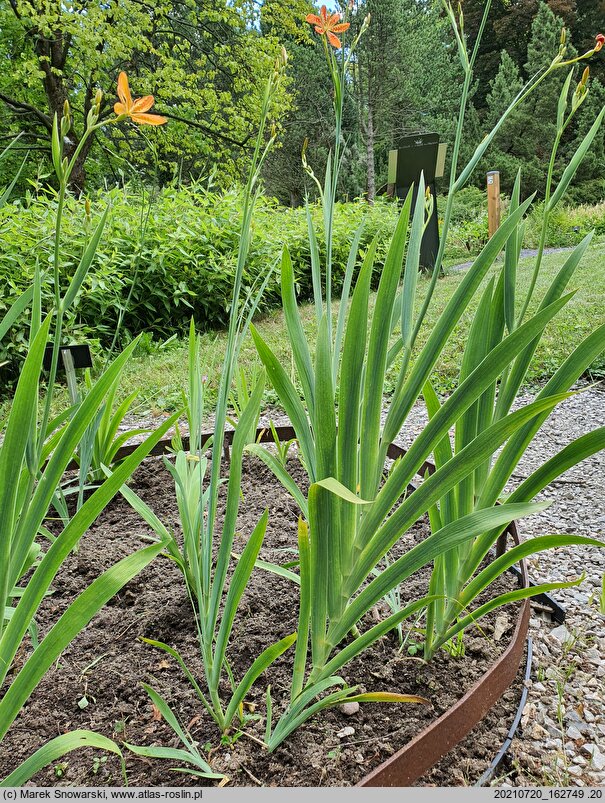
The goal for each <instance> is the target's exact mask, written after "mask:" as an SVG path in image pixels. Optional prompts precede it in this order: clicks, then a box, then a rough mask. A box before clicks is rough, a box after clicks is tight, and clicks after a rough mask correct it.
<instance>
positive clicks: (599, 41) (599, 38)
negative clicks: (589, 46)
mask: <svg viewBox="0 0 605 803" xmlns="http://www.w3.org/2000/svg"><path fill="white" fill-rule="evenodd" d="M595 39H596V44H595V46H594V51H595V53H598V52H599V50H601V48H602V47H603V45H605V36H603V34H602V33H598V34H597V35H596V37H595Z"/></svg>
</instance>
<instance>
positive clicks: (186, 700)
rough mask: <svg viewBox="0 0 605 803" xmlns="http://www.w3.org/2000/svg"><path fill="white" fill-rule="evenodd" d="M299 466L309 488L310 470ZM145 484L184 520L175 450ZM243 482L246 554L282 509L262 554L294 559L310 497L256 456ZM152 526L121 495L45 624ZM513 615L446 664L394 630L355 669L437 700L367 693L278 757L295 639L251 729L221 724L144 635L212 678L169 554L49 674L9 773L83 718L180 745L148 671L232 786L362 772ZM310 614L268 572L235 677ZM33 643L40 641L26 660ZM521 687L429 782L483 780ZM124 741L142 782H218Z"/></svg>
mask: <svg viewBox="0 0 605 803" xmlns="http://www.w3.org/2000/svg"><path fill="white" fill-rule="evenodd" d="M294 468H295V470H296V471H297V475H298V476H297V479H298V480H299V482H300V484H301V486H302V485H304V479H303V472H302V469H301V468H300V466H298V468H296V466H295V467H294ZM131 486H132V487H133V489H134V490H135V491H136V492H137V493H138V494H139V495H140V496H141V497H142V498H143V499H144V500H145V501H146V502H147V503H148V504H149V505H150V506H151V507H152V509H153V510H154V511H155V512H156V514H157V515H158V516H159V517H160V518H161V519H162V521H163V522H164V523H165V524H166V525H167V526H168V527H169V528H173V529H174V530H175V531H176V532H177V533H178V532H179V524H178V512H177V508H176V500H175V496H174V487H173V482H172V480H171V478H170V476H169V474H168V472H167V470H166V469H165V467H164V466H163V464H162V461H161V460H157V459H150V460H147V461H146V462H145V463H144V465H142V466H141V468H140V469H139V470H138V471H137V473H136V474H135V475H134V477H133V479H132V482H131ZM242 490H243V500H242V504H241V506H240V507H241V510H240V517H239V521H238V531H239V533H238V536H237V538H236V542H235V545H234V551H236V552H241V549H242V548H243V545H244V544H245V539H246V537H247V535H248V534H249V533H250V532H251V531H252V529H253V527H254V525H255V524H256V522H257V520H258V518H259V516H260V514H261V513H262V511H263V509H264V507H265V506H267V507H268V508H269V514H270V515H269V528H268V531H267V535H266V538H265V542H264V545H263V549H262V552H261V557H263V558H264V559H265V560H269V561H274V562H279V563H283V562H285V561H287V560H291V559H292V552H291V550H293V549H294V548H295V547H296V529H297V519H298V513H299V511H298V509H297V507H296V504H295V503H294V502H293V501H292V500H291V499H290V497H289V496H288V495H287V494H286V492H285V491H282V489H281V487H280V486H278V485H277V484H276V482H275V480H274V479H273V477H272V475H271V474H270V472H269V471H268V469H266V468H265V467H264V465H262V464H261V463H260V462H259V461H256V460H252V459H249V460H246V462H245V465H244V476H243V488H242ZM427 533H428V526H427V523H426V522H425V521H421V522H419V523H418V524H417V525H416V526H415V527H414V528H413V529H412V530H411V531H410V533H409V534H408V535H407V536H406V540H405V541H404V542H403V543H402V544H401V545H398V549H399V550H402V549H405V548H409V546H410V545H413V543H415V542H416V541H417V540H419V539H422V538H423V537H425V536H426V535H427ZM150 536H152V532H151V531H150V528H149V527H148V526H147V525H146V524H145V522H143V521H142V520H141V518H140V517H139V516H138V515H137V514H136V513H135V512H134V511H133V510H132V509H131V508H130V507H129V505H128V504H127V503H126V502H125V501H124V500H123V499H122V498H121V497H118V498H116V499H115V500H114V501H113V502H112V504H111V505H110V506H109V507H108V508H107V509H106V510H105V511H104V512H103V514H102V515H101V516H100V517H99V519H98V521H97V522H96V523H95V525H94V526H93V527H92V528H91V529H90V530H89V532H88V533H87V534H86V535H85V536H84V538H83V539H82V541H81V543H80V548H79V551H78V552H77V553H76V554H73V555H71V556H70V557H69V559H68V560H67V562H66V563H65V565H64V566H63V567H62V569H61V571H60V574H59V575H58V576H57V578H56V580H55V582H54V584H53V588H54V593H53V594H52V595H51V596H49V597H48V598H47V599H46V600H45V601H44V603H43V605H42V607H41V609H40V612H39V618H38V624H39V627H40V633H41V636H42V635H44V633H45V632H47V631H48V629H49V627H50V626H51V625H52V624H53V623H54V622H55V621H56V619H57V617H58V616H59V615H60V614H61V613H62V612H63V610H64V609H65V607H66V606H67V605H68V604H69V603H70V602H71V601H72V600H73V599H74V598H75V597H76V596H77V594H78V593H80V592H81V591H82V590H83V589H84V588H85V587H86V586H87V585H88V584H89V583H90V582H91V581H92V580H93V579H94V578H95V577H96V576H98V575H99V573H100V572H102V571H103V570H105V569H107V568H109V567H110V566H111V565H113V564H114V563H115V562H116V561H118V560H119V559H121V558H122V557H124V556H125V555H127V554H129V553H131V552H132V551H133V550H135V549H137V548H140V547H141V546H143V545H144V544H145V543H147V540H146V539H148V538H149V537H150ZM428 577H429V574H428V571H425V572H423V573H418V574H416V575H414V577H412V578H411V579H410V581H408V582H407V583H406V584H405V588H402V589H401V593H402V599H403V601H405V600H406V599H408V598H409V599H412V598H417V596H418V594H424V593H426V588H427V584H428ZM514 583H515V580H514V578H512V577H508V576H507V577H506V578H503V579H502V580H501V581H500V586H499V588H498V589H497V590H498V591H503V590H508V589H510V588H511V587H513V586H514ZM388 613H389V610H388V608H387V606H386V604H381V606H378V609H377V610H375V611H374V612H373V615H374V617H381V616H386V615H388ZM503 615H504V616H505V617H508V623H509V629H508V631H507V632H506V633H505V635H504V636H503V637H502V638H500V639H499V640H495V639H494V638H493V631H494V622H495V616H493V617H492V618H491V619H490V618H487V619H485V620H482V624H481V628H480V629H479V628H477V629H475V630H473V631H470V632H468V633H467V634H466V635H465V638H464V652H465V654H464V657H462V658H460V657H452V656H451V655H449V654H448V653H447V652H445V651H442V652H440V653H439V654H438V655H437V656H436V658H435V659H434V661H433V662H431V664H430V665H425V664H424V663H423V662H422V661H421V660H419V659H418V658H417V657H412V656H411V655H409V653H408V650H407V648H406V649H404V650H403V651H402V652H400V651H399V644H398V641H397V638H396V635H395V634H390V635H388V636H386V637H384V638H383V639H381V640H380V641H379V642H378V643H377V644H376V645H375V646H374V647H373V648H371V649H370V650H368V651H366V652H365V653H363V655H362V656H361V657H359V658H357V659H355V660H354V661H353V662H351V663H350V664H349V665H348V666H346V667H345V669H344V670H343V671H342V672H341V675H342V676H343V677H344V678H345V680H346V681H347V682H348V683H350V684H356V685H359V686H360V688H361V689H362V690H363V691H380V690H389V691H393V690H396V691H405V692H408V693H413V694H418V695H421V696H424V697H427V698H428V699H429V700H430V701H431V705H430V706H422V705H414V706H411V705H406V706H402V705H395V704H380V705H379V704H366V705H362V707H361V709H360V710H359V711H358V712H357V713H356V714H354V715H353V716H346V715H345V713H343V711H342V710H340V709H339V708H335V709H330V710H327V711H324V712H321V713H320V714H318V715H317V716H315V717H314V718H312V719H311V720H309V721H308V722H307V723H306V724H305V725H304V726H303V727H301V728H300V729H299V730H298V731H297V732H295V733H294V734H293V735H292V736H291V737H290V738H288V739H287V740H286V741H285V742H284V743H283V744H282V745H281V746H280V747H279V748H278V749H277V750H276V751H275V752H274V753H272V754H269V753H268V752H267V751H266V750H265V749H264V748H263V747H262V746H261V745H260V744H259V743H258V742H257V741H255V739H257V740H258V739H260V740H262V739H263V736H264V727H265V720H264V718H265V702H264V695H265V690H266V686H267V684H268V683H270V684H271V690H272V697H273V702H274V721H275V718H276V716H278V715H279V713H280V711H281V710H283V707H284V706H285V704H286V701H287V694H288V691H289V680H290V673H291V665H292V658H293V655H292V651H290V652H288V653H286V654H285V655H284V656H282V658H281V659H279V660H278V661H277V662H276V663H275V664H274V665H273V666H272V667H270V668H269V670H268V672H267V673H266V675H265V676H262V677H261V679H260V680H259V681H257V683H256V684H255V686H254V687H253V688H252V690H251V692H250V694H249V696H248V699H247V701H246V714H247V721H246V723H245V724H244V725H243V726H242V732H241V733H239V734H238V733H234V734H232V738H231V739H230V740H223V741H221V738H220V734H219V733H218V732H217V729H216V726H215V725H214V723H213V722H212V720H211V719H210V718H209V716H208V715H207V714H206V713H205V711H204V709H203V708H202V706H201V704H200V703H199V701H198V699H197V697H196V696H195V694H194V692H193V690H192V688H191V686H190V685H189V683H188V681H187V679H186V678H185V677H184V675H183V673H182V672H181V670H180V669H179V667H178V666H177V665H176V663H175V662H174V661H173V660H172V659H171V658H169V657H168V656H167V655H165V654H164V653H162V652H160V651H158V650H157V649H154V648H153V647H151V646H149V645H147V644H145V643H143V642H142V641H141V638H143V637H146V638H151V639H155V640H158V641H163V642H166V643H168V644H169V645H170V646H172V647H174V648H175V649H177V650H178V651H179V652H180V653H181V655H182V656H183V658H184V659H185V661H186V663H187V665H188V666H189V668H190V669H191V670H192V672H193V673H194V674H195V675H196V677H198V678H199V679H200V683H201V684H202V685H203V681H202V678H203V673H202V664H201V661H200V658H199V648H198V641H197V635H196V625H195V620H194V617H193V614H192V609H191V604H190V601H189V599H188V596H187V593H186V589H185V585H184V583H183V579H182V576H181V574H180V572H179V570H178V568H177V567H176V566H175V565H174V563H172V562H171V561H170V560H168V559H166V558H159V559H157V560H156V561H154V562H153V563H152V564H151V565H150V566H149V567H147V568H146V569H145V571H143V572H142V573H141V574H140V575H139V576H138V577H136V578H135V579H134V580H133V581H132V582H130V583H129V584H128V585H127V586H126V587H125V588H124V589H123V590H122V591H121V592H120V593H119V594H118V595H117V596H116V597H114V598H113V599H112V600H111V601H110V603H109V604H108V605H107V606H106V607H105V608H104V609H103V610H102V611H101V612H100V613H99V614H98V615H97V616H96V617H95V618H94V619H93V621H92V622H91V623H90V625H89V626H88V627H87V628H86V630H85V631H84V632H83V633H81V634H80V635H79V636H78V637H77V638H76V639H75V641H74V642H73V643H72V644H71V645H70V647H69V648H68V649H67V650H66V651H65V652H64V653H63V655H62V657H61V659H60V660H59V661H58V662H57V664H56V665H55V667H53V669H52V670H51V671H49V672H48V673H47V675H46V676H45V678H44V679H43V681H42V682H41V683H40V685H39V686H38V688H37V689H36V690H35V692H34V694H33V695H32V696H31V698H30V700H29V701H28V703H27V704H26V706H25V707H24V708H23V710H22V711H21V713H20V715H19V717H18V718H17V720H16V721H15V723H14V725H13V727H12V728H11V730H10V732H9V734H8V736H7V737H6V739H5V740H4V742H3V743H2V745H1V746H0V778H2V777H4V776H5V775H6V774H7V773H8V772H10V771H11V770H12V769H14V767H15V766H16V765H17V764H18V763H19V762H20V761H22V760H23V759H24V758H26V757H27V756H29V755H31V753H32V752H33V751H34V750H36V749H37V748H38V747H40V746H41V745H42V744H44V743H45V742H46V741H48V740H49V739H51V738H53V737H55V736H57V735H58V734H61V733H65V732H67V731H69V730H73V729H76V728H88V729H91V730H94V731H97V732H99V733H102V734H104V735H105V736H108V737H110V738H112V739H114V740H115V741H116V742H118V743H119V744H121V743H123V742H130V743H132V744H138V745H143V744H144V745H163V746H171V747H177V746H180V745H178V743H177V740H176V738H175V736H174V733H173V731H172V730H171V728H170V727H169V726H168V725H167V724H166V722H165V721H164V720H163V719H162V717H161V716H160V715H159V712H158V711H157V709H155V707H154V706H153V705H152V703H151V701H150V700H149V697H148V696H147V694H146V692H145V690H144V689H143V687H142V683H147V684H150V685H151V686H152V687H153V688H154V689H155V690H156V691H158V692H159V693H160V694H161V695H162V696H164V698H165V699H166V700H167V701H168V702H169V704H170V706H171V707H172V709H173V711H174V712H175V713H176V715H177V716H178V718H179V720H180V722H181V724H182V725H184V726H186V727H187V728H188V730H189V732H190V733H191V735H192V736H193V738H194V739H195V740H196V741H197V742H198V744H199V745H200V749H202V750H203V751H205V752H206V754H207V757H208V761H209V763H210V764H211V766H212V767H213V769H214V770H216V771H218V772H224V773H225V774H226V775H228V776H229V784H230V785H234V786H254V785H265V786H284V787H287V786H325V785H328V786H349V785H353V784H356V783H358V782H359V781H360V780H361V779H362V778H363V777H364V776H365V775H367V774H368V773H369V772H370V771H371V770H373V769H374V768H375V767H376V766H378V765H379V764H380V763H382V762H383V761H384V760H385V759H386V758H388V757H389V756H390V755H392V754H393V753H394V752H396V751H397V750H398V749H400V748H401V747H402V746H403V745H404V744H405V743H406V742H407V741H408V740H409V739H410V738H412V737H413V736H415V735H416V734H417V733H418V732H419V731H420V730H422V729H423V728H425V727H426V726H427V725H428V724H429V723H430V722H431V721H433V720H434V719H436V718H437V717H438V716H440V715H441V714H442V713H443V712H444V711H445V710H446V709H447V708H449V707H450V706H451V705H452V704H453V703H455V702H456V700H457V699H459V698H460V697H461V696H462V695H463V694H464V693H465V691H467V690H468V689H469V688H470V686H472V685H473V683H475V682H476V681H477V680H478V679H479V677H480V676H481V675H482V674H483V673H484V672H485V671H486V670H487V668H488V667H489V666H490V665H491V664H492V663H493V662H494V660H496V658H497V657H498V656H499V655H500V654H501V653H502V652H503V651H504V650H505V649H506V647H507V645H508V639H509V637H510V635H511V633H512V628H513V624H514V621H515V618H516V609H515V608H510V609H504V612H499V613H498V616H499V617H500V624H501V623H502V616H503ZM296 622H297V594H296V588H295V587H294V586H293V584H292V583H291V582H290V581H288V580H286V579H283V578H280V577H277V576H276V575H274V574H270V573H267V572H264V571H261V570H255V572H254V573H253V575H252V578H251V582H250V584H249V586H248V588H247V590H246V592H245V594H244V597H243V599H242V602H241V606H240V611H239V616H238V618H237V620H236V624H235V628H234V632H233V637H232V640H231V644H230V647H229V652H228V658H229V662H230V666H231V668H232V671H233V674H234V676H235V678H236V679H240V678H241V677H242V676H243V674H244V673H245V671H246V670H247V669H248V668H249V666H250V664H251V663H252V661H253V660H254V658H255V657H256V656H257V655H258V654H259V653H260V652H261V651H262V649H264V648H265V647H266V646H268V644H270V643H272V642H274V641H276V640H277V639H279V638H281V637H283V636H285V635H287V634H289V633H292V632H294V631H295V629H296ZM366 624H369V622H368V623H366ZM412 640H413V634H412ZM409 644H410V642H408V646H409ZM28 649H30V647H29V644H26V645H25V647H24V650H23V654H22V655H21V660H23V658H24V657H25V654H26V651H27V650H28ZM17 666H19V661H17ZM9 680H10V678H9ZM521 685H522V684H521V682H520V681H519V682H517V684H516V685H515V686H513V687H511V689H510V690H509V691H508V692H507V693H506V694H505V695H504V697H503V698H502V699H501V701H500V702H499V703H498V705H497V706H496V707H495V708H494V709H492V712H491V713H490V715H488V717H487V718H486V719H484V721H483V722H482V723H481V724H480V725H479V726H478V727H477V728H476V729H475V730H474V731H473V732H472V733H471V734H470V735H469V736H468V737H467V738H466V739H465V740H464V742H463V743H461V744H460V745H459V746H458V747H457V748H456V749H455V751H452V754H451V755H448V756H446V757H445V758H444V759H443V760H442V761H441V762H440V764H439V765H437V767H435V768H433V770H432V771H430V772H429V773H427V775H426V776H425V777H423V778H422V779H421V780H420V781H419V783H420V784H423V785H426V784H428V785H436V786H450V785H466V784H472V783H473V782H474V781H475V780H476V779H477V778H478V777H479V776H480V775H481V773H482V772H483V771H484V770H485V768H486V767H487V765H488V764H489V762H490V761H491V759H492V758H493V756H494V755H495V753H496V752H497V750H498V748H499V747H500V745H501V743H502V741H503V740H504V738H505V737H506V733H507V731H508V728H509V726H510V723H511V722H512V719H513V717H514V713H515V711H516V708H517V705H518V701H519V697H520V693H521ZM347 727H350V728H353V729H354V733H352V734H350V731H348V733H349V734H350V735H347V736H342V735H341V736H339V732H341V731H342V730H343V728H347ZM251 737H254V738H251ZM124 752H125V755H126V761H127V771H128V781H129V784H130V785H131V786H178V785H186V786H187V785H191V786H199V785H204V784H206V783H216V782H210V781H208V782H207V781H204V780H200V779H199V778H194V777H192V776H188V775H182V774H175V773H174V772H172V771H171V767H172V766H173V764H172V763H171V762H166V761H161V760H151V759H146V758H145V759H144V758H139V757H136V756H135V755H133V754H132V753H130V752H129V751H128V750H126V749H125V750H124ZM34 783H35V784H36V785H38V786H58V785H74V786H121V785H122V784H123V781H122V777H121V773H120V767H119V762H118V760H117V758H115V757H114V756H106V755H103V754H101V753H100V752H98V751H92V750H88V749H84V750H79V751H77V752H74V753H71V754H70V755H69V756H67V757H65V759H64V760H63V761H61V762H57V763H56V764H55V765H54V766H53V767H50V768H48V769H46V770H44V771H42V772H40V773H39V774H38V775H37V776H36V777H35V778H34Z"/></svg>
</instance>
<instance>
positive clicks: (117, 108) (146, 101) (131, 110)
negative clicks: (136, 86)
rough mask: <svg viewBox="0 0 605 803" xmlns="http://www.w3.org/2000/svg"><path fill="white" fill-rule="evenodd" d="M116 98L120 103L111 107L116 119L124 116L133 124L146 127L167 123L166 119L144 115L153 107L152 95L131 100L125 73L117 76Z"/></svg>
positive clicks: (156, 115)
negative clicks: (140, 124) (116, 116)
mask: <svg viewBox="0 0 605 803" xmlns="http://www.w3.org/2000/svg"><path fill="white" fill-rule="evenodd" d="M118 97H119V98H120V101H119V102H118V103H116V104H115V105H114V107H113V110H114V112H115V113H116V114H117V115H118V117H120V116H121V115H122V114H126V115H128V117H130V119H131V120H132V121H133V123H142V124H146V125H162V124H163V123H166V122H168V120H167V118H166V117H161V116H160V115H159V114H146V112H148V111H149V109H151V107H152V106H153V95H147V96H146V97H144V98H137V99H136V100H133V99H132V95H131V94H130V87H129V86H128V76H127V75H126V73H125V72H121V73H120V75H119V76H118Z"/></svg>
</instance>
